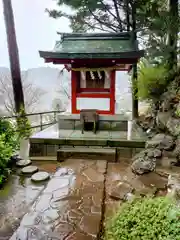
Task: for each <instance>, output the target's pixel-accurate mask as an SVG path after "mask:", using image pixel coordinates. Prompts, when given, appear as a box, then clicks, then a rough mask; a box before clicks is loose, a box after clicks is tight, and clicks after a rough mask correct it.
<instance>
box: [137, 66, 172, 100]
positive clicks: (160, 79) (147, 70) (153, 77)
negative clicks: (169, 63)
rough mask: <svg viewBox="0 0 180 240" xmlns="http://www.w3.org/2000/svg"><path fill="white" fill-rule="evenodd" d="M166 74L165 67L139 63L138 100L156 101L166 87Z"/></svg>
mask: <svg viewBox="0 0 180 240" xmlns="http://www.w3.org/2000/svg"><path fill="white" fill-rule="evenodd" d="M168 83H169V81H168V72H167V69H166V67H165V66H163V65H157V66H153V65H151V64H147V63H145V64H144V63H141V64H140V66H139V69H138V79H137V86H138V98H139V99H140V100H158V99H159V97H160V95H161V94H162V93H163V92H164V91H165V90H166V88H167V85H168Z"/></svg>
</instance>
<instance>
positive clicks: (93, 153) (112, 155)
mask: <svg viewBox="0 0 180 240" xmlns="http://www.w3.org/2000/svg"><path fill="white" fill-rule="evenodd" d="M116 156H117V150H116V149H115V148H103V147H71V146H62V147H61V148H60V149H58V150H57V161H60V162H61V161H64V160H65V159H67V158H70V157H73V158H78V159H80V158H83V159H94V160H107V161H111V162H115V161H116Z"/></svg>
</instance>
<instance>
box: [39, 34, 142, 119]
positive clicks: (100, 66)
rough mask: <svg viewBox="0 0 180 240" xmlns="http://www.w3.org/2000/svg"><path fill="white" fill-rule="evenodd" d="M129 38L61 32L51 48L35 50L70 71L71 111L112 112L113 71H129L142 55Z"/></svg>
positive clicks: (74, 112) (114, 81)
mask: <svg viewBox="0 0 180 240" xmlns="http://www.w3.org/2000/svg"><path fill="white" fill-rule="evenodd" d="M132 39H133V38H132V33H131V32H125V33H85V34H83V33H63V34H61V40H60V41H57V42H56V44H55V48H54V49H53V51H40V52H39V53H40V56H41V57H42V58H44V60H45V62H46V63H53V64H64V66H65V68H66V69H67V70H68V71H70V72H71V114H79V113H80V110H82V109H96V110H97V111H98V113H99V114H103V115H115V114H116V109H115V101H116V99H115V83H116V81H117V80H118V81H121V79H116V77H115V76H116V71H127V72H129V71H130V70H131V68H132V66H133V64H136V63H137V62H138V61H139V59H140V58H141V57H143V56H144V51H143V50H139V49H138V44H137V42H134V41H133V40H132Z"/></svg>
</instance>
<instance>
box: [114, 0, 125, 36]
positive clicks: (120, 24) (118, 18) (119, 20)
mask: <svg viewBox="0 0 180 240" xmlns="http://www.w3.org/2000/svg"><path fill="white" fill-rule="evenodd" d="M112 1H113V3H114V8H115V11H116V15H117V21H118V24H119V29H120V32H122V30H123V29H122V23H121V18H120V14H119V9H118V5H117V1H116V0H112Z"/></svg>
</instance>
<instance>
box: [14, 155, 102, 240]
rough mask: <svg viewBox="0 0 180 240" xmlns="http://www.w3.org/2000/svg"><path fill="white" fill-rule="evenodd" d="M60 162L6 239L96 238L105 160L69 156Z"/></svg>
mask: <svg viewBox="0 0 180 240" xmlns="http://www.w3.org/2000/svg"><path fill="white" fill-rule="evenodd" d="M63 164H64V166H63ZM63 164H62V166H61V168H59V169H58V170H57V171H56V173H55V174H54V175H53V177H52V178H51V180H50V181H49V183H48V184H47V187H46V188H45V189H44V191H43V192H42V194H41V195H40V197H39V198H38V199H37V200H36V201H35V203H34V204H33V206H32V207H31V209H30V210H29V212H28V213H27V214H25V215H24V217H23V219H22V221H21V223H20V226H19V228H18V229H17V231H16V232H15V233H14V234H13V236H12V237H11V238H10V240H17V239H18V240H50V239H51V240H75V239H78V240H81V239H87V240H88V239H97V238H98V234H99V232H100V230H101V219H102V206H103V196H104V182H105V173H106V169H107V162H106V161H103V160H99V161H87V160H73V159H69V160H67V161H65V163H63Z"/></svg>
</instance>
